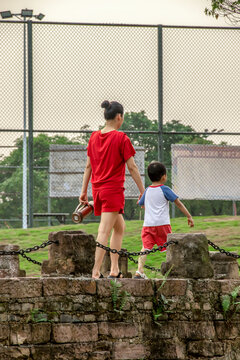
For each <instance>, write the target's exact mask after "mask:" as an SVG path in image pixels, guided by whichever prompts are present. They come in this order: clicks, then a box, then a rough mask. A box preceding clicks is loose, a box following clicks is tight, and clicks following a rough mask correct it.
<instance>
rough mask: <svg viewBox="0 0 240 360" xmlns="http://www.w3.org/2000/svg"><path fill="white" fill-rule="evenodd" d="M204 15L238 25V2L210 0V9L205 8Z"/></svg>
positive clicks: (239, 15)
mask: <svg viewBox="0 0 240 360" xmlns="http://www.w3.org/2000/svg"><path fill="white" fill-rule="evenodd" d="M205 14H206V15H208V16H213V17H215V19H218V18H219V17H224V18H226V19H227V20H228V21H229V22H231V23H232V24H234V25H238V24H239V23H240V0H211V8H205Z"/></svg>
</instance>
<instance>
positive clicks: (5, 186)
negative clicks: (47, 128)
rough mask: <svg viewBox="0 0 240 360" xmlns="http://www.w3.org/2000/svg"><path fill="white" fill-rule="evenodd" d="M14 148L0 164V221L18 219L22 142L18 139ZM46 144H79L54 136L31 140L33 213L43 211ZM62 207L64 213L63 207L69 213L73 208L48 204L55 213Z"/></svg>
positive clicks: (55, 201) (60, 203)
mask: <svg viewBox="0 0 240 360" xmlns="http://www.w3.org/2000/svg"><path fill="white" fill-rule="evenodd" d="M15 144H16V147H17V148H16V149H15V150H13V151H12V152H11V153H10V154H9V155H8V156H7V157H6V158H4V159H3V160H2V161H0V164H1V166H4V167H3V168H2V169H1V172H0V218H4V219H10V218H19V220H20V219H21V216H22V166H21V165H22V149H23V140H22V138H18V139H17V140H16V141H15ZM50 144H79V140H75V139H72V140H71V139H68V138H67V137H65V136H58V135H56V136H53V137H49V136H47V135H45V134H40V135H38V136H36V137H34V139H33V147H34V164H33V166H34V171H33V185H34V212H46V211H47V198H48V168H49V146H50ZM71 201H72V200H71ZM63 204H64V209H65V211H67V210H66V207H68V209H69V210H70V209H71V210H72V207H73V206H72V203H71V204H70V201H69V200H66V199H53V200H52V205H53V207H55V208H57V209H61V208H63ZM67 204H68V206H66V205H67ZM56 211H57V212H58V211H59V210H56Z"/></svg>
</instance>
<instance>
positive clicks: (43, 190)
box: [0, 111, 226, 222]
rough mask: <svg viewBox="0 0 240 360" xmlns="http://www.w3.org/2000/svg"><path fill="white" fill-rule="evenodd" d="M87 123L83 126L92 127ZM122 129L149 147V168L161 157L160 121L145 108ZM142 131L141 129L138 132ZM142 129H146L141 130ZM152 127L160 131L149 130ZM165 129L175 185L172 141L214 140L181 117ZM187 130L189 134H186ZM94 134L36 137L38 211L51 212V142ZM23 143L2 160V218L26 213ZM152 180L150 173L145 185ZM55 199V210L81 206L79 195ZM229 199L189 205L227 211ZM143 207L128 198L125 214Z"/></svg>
mask: <svg viewBox="0 0 240 360" xmlns="http://www.w3.org/2000/svg"><path fill="white" fill-rule="evenodd" d="M88 129H89V126H87V125H85V126H84V128H83V130H88ZM121 130H122V131H126V130H128V131H129V130H130V131H134V132H133V133H128V136H129V137H130V139H131V141H132V143H133V145H134V146H143V147H144V149H145V169H146V168H147V166H148V164H149V163H150V162H151V161H153V160H157V159H158V133H157V132H158V122H157V121H156V120H150V119H148V117H147V115H146V114H145V112H144V111H141V112H130V113H126V114H125V117H124V123H123V125H122V128H121ZM136 131H138V132H136ZM140 131H145V133H141V132H140ZM147 131H152V132H156V133H147ZM163 131H164V132H165V133H167V134H164V136H163V153H164V154H163V155H164V156H163V157H164V163H165V165H166V167H167V168H168V183H167V185H169V186H171V171H170V170H169V169H170V168H171V145H172V144H213V142H212V141H210V140H208V139H207V138H208V135H206V134H201V135H199V134H196V133H195V130H194V128H193V127H192V126H190V125H184V124H182V123H181V122H180V121H177V120H172V121H169V122H167V123H166V124H164V125H163ZM186 133H187V134H186ZM89 136H90V134H88V133H80V134H79V136H78V137H75V138H68V137H67V136H58V135H56V136H48V135H46V134H39V135H38V136H36V137H34V139H33V147H34V164H33V166H34V172H33V185H34V212H47V207H48V167H49V147H50V144H77V145H79V144H83V145H86V144H87V143H88V139H89ZM22 147H23V140H22V138H19V139H17V140H16V149H14V150H13V151H12V152H11V153H10V154H9V155H8V156H7V157H5V158H4V159H2V160H0V165H1V171H0V218H1V219H11V218H19V222H21V216H22ZM149 184H150V181H149V179H148V177H147V176H146V181H145V185H146V186H148V185H149ZM73 200H74V199H71V198H70V199H51V207H52V211H53V212H70V213H71V212H72V211H73V209H74V208H75V207H76V206H77V201H78V199H75V200H74V201H75V202H74V204H73ZM225 203H226V202H216V201H215V202H213V201H211V202H210V201H205V202H203V201H201V202H199V201H197V200H194V201H191V202H188V203H187V205H188V208H189V209H190V211H191V212H192V214H193V215H196V214H197V215H199V213H200V212H201V213H203V212H204V211H205V212H207V213H208V214H209V215H210V214H212V213H214V214H221V213H222V212H223V211H224V206H225ZM138 212H139V208H138V207H137V206H136V200H128V201H127V202H126V206H125V216H126V218H127V219H134V218H138Z"/></svg>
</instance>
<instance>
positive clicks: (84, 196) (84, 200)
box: [79, 156, 92, 204]
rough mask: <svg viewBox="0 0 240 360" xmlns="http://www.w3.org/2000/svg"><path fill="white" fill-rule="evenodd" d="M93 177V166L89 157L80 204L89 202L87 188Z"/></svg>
mask: <svg viewBox="0 0 240 360" xmlns="http://www.w3.org/2000/svg"><path fill="white" fill-rule="evenodd" d="M91 175H92V166H91V162H90V157H89V156H87V162H86V167H85V171H84V175H83V183H82V191H81V195H80V196H79V202H80V203H83V204H87V202H88V198H87V188H88V183H89V180H90V177H91Z"/></svg>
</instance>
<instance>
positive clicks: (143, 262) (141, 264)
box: [138, 247, 147, 274]
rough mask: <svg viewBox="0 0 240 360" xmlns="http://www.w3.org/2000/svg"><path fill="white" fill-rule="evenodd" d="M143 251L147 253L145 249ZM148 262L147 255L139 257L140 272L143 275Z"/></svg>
mask: <svg viewBox="0 0 240 360" xmlns="http://www.w3.org/2000/svg"><path fill="white" fill-rule="evenodd" d="M141 251H145V249H144V247H143V248H142V250H141ZM146 260H147V255H141V256H139V258H138V271H139V272H140V273H141V274H143V273H144V269H143V267H144V265H145V262H146Z"/></svg>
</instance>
